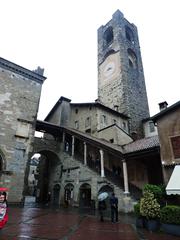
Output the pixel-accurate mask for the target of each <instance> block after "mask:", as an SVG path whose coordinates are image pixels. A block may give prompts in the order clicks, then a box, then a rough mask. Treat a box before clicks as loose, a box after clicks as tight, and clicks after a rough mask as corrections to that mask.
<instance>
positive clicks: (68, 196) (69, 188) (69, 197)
mask: <svg viewBox="0 0 180 240" xmlns="http://www.w3.org/2000/svg"><path fill="white" fill-rule="evenodd" d="M73 198H74V185H73V184H72V183H67V184H66V185H65V187H64V202H65V204H66V205H67V206H72V205H73Z"/></svg>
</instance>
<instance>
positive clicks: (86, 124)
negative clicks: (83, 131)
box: [85, 117, 91, 128]
mask: <svg viewBox="0 0 180 240" xmlns="http://www.w3.org/2000/svg"><path fill="white" fill-rule="evenodd" d="M90 125H91V118H90V117H87V118H86V121H85V127H86V128H87V127H89V126H90Z"/></svg>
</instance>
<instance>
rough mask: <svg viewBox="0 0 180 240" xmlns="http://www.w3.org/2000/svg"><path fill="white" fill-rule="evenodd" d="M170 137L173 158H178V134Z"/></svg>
mask: <svg viewBox="0 0 180 240" xmlns="http://www.w3.org/2000/svg"><path fill="white" fill-rule="evenodd" d="M170 139H171V146H172V151H173V155H174V159H180V136H175V137H171V138H170Z"/></svg>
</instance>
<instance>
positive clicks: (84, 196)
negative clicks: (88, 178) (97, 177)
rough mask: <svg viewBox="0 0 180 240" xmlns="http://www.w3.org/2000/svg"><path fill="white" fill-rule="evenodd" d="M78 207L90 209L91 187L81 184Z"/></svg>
mask: <svg viewBox="0 0 180 240" xmlns="http://www.w3.org/2000/svg"><path fill="white" fill-rule="evenodd" d="M79 205H80V208H84V207H91V186H90V185H89V184H88V183H83V184H82V185H81V187H80V189H79Z"/></svg>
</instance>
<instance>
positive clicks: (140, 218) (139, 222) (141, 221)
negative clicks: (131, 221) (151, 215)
mask: <svg viewBox="0 0 180 240" xmlns="http://www.w3.org/2000/svg"><path fill="white" fill-rule="evenodd" d="M134 214H135V216H136V227H139V228H143V227H144V217H143V216H142V215H141V213H140V203H139V202H138V203H136V204H135V205H134Z"/></svg>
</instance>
